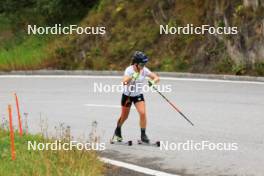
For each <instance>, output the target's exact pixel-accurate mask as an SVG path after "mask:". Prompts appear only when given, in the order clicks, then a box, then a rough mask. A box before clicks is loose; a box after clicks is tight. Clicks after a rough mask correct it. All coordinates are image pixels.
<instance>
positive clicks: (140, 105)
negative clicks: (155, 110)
mask: <svg viewBox="0 0 264 176" xmlns="http://www.w3.org/2000/svg"><path fill="white" fill-rule="evenodd" d="M135 106H136V109H137V111H138V114H139V117H140V128H143V129H145V128H146V126H147V117H146V106H145V101H139V102H136V103H135Z"/></svg>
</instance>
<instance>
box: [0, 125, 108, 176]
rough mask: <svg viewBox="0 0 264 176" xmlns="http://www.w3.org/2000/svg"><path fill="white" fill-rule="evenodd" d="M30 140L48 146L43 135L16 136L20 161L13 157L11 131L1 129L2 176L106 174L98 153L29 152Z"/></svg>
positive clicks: (0, 157) (95, 175) (92, 175)
mask: <svg viewBox="0 0 264 176" xmlns="http://www.w3.org/2000/svg"><path fill="white" fill-rule="evenodd" d="M28 141H32V142H33V141H36V142H37V143H38V142H43V143H46V142H47V140H46V139H44V138H43V137H42V136H41V135H30V134H29V135H24V136H23V137H19V135H18V133H17V132H16V133H15V148H16V160H15V161H12V159H11V155H10V141H9V132H7V131H5V130H3V129H1V128H0V175H10V176H16V175H19V176H26V175H32V176H40V175H61V176H67V175H69V176H72V175H76V176H77V175H78V176H97V175H103V171H104V166H103V164H102V163H101V162H100V161H99V160H98V158H97V155H96V153H95V152H91V151H79V150H69V151H64V150H56V151H51V150H46V151H45V150H43V151H32V150H28V149H27V142H28Z"/></svg>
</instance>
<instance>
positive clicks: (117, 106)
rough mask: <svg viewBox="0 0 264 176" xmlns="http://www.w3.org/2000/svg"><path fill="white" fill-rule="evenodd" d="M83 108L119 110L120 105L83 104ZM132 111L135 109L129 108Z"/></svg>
mask: <svg viewBox="0 0 264 176" xmlns="http://www.w3.org/2000/svg"><path fill="white" fill-rule="evenodd" d="M84 106H88V107H104V108H118V109H120V108H121V105H104V104H84ZM131 108H132V109H135V107H133V106H132V107H131Z"/></svg>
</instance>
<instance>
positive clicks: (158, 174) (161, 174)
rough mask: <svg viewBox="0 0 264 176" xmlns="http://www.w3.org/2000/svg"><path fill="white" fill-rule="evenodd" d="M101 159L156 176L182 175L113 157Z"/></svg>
mask: <svg viewBox="0 0 264 176" xmlns="http://www.w3.org/2000/svg"><path fill="white" fill-rule="evenodd" d="M100 160H101V161H102V162H104V163H108V164H111V165H115V166H118V167H123V168H126V169H129V170H133V171H136V172H140V173H143V174H148V175H154V176H180V175H175V174H169V173H166V172H161V171H158V170H153V169H149V168H146V167H141V166H137V165H134V164H129V163H125V162H121V161H116V160H112V159H108V158H100Z"/></svg>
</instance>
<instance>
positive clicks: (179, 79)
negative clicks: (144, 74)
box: [0, 75, 264, 85]
mask: <svg viewBox="0 0 264 176" xmlns="http://www.w3.org/2000/svg"><path fill="white" fill-rule="evenodd" d="M1 78H51V79H53V78H66V79H68V78H70V79H72V78H77V79H120V78H121V76H107V75H103V76H93V75H0V79H1ZM161 80H170V81H197V82H218V83H235V84H259V85H264V82H257V81H236V80H234V81H232V80H221V79H206V78H173V77H161Z"/></svg>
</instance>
